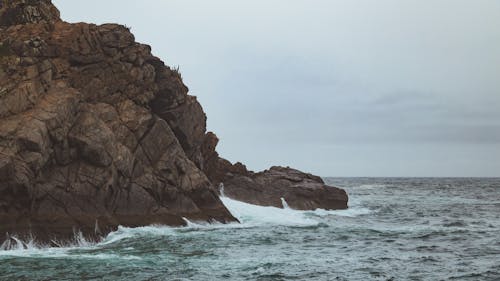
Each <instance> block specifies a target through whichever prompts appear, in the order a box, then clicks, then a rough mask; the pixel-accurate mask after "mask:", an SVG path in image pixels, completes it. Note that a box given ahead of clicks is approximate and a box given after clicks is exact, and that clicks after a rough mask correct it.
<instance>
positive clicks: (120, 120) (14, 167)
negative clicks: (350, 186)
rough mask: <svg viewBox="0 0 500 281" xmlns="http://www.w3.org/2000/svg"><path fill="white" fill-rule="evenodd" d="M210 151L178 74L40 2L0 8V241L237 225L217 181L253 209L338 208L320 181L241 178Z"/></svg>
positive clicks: (211, 139) (11, 1) (124, 34)
mask: <svg viewBox="0 0 500 281" xmlns="http://www.w3.org/2000/svg"><path fill="white" fill-rule="evenodd" d="M217 142H218V139H217V137H216V136H215V134H213V133H206V116H205V113H204V112H203V109H202V107H201V105H200V104H199V103H198V101H197V99H196V98H195V97H193V96H190V95H188V88H187V87H186V86H185V85H184V83H183V82H182V79H181V76H180V74H179V73H178V71H177V70H175V69H171V68H169V67H168V66H165V65H164V63H163V62H162V61H161V60H160V59H158V58H156V57H154V56H153V55H152V54H151V48H150V47H149V46H147V45H144V44H139V43H136V42H135V41H134V36H133V35H132V34H131V33H130V31H129V29H128V28H126V27H124V26H121V25H117V24H105V25H100V26H97V25H93V24H86V23H76V24H70V23H66V22H63V21H61V20H60V19H59V12H58V10H57V9H56V8H55V7H54V6H53V5H52V3H51V1H50V0H37V1H35V0H0V242H2V241H1V240H2V238H1V236H4V235H7V233H8V234H11V235H18V236H29V235H33V236H34V237H35V238H36V240H38V241H41V242H46V243H54V242H53V241H61V240H69V239H72V238H73V235H74V231H75V230H78V231H81V232H82V234H83V235H84V236H86V237H88V238H92V239H99V237H102V236H104V235H106V234H107V233H109V232H110V231H113V230H115V229H116V228H117V227H118V225H124V226H143V225H148V224H153V223H154V224H166V225H184V224H185V223H186V222H185V220H184V218H188V219H194V220H203V221H219V222H231V221H236V219H235V218H234V217H233V216H232V215H231V214H230V213H229V211H228V210H227V209H226V207H225V206H224V205H223V204H222V202H221V201H220V199H219V197H218V194H217V191H216V188H215V187H214V184H215V185H218V184H219V183H221V182H223V183H224V184H225V185H226V194H227V195H229V196H231V197H233V198H236V199H239V200H243V201H246V202H251V203H255V204H263V205H273V206H281V201H280V198H281V197H284V198H285V199H286V200H287V202H288V204H289V205H290V206H291V207H293V208H298V209H310V208H317V207H320V208H325V209H332V208H341V207H346V203H347V197H346V195H345V192H343V191H341V190H337V189H335V188H331V187H327V186H325V185H324V184H323V182H322V181H321V179H320V178H317V177H314V176H312V175H308V174H304V173H301V172H299V171H296V170H291V169H283V168H272V169H271V170H269V171H265V172H262V173H253V172H250V171H248V170H247V169H246V167H245V166H244V165H243V164H241V163H237V164H235V165H232V164H231V163H230V162H229V161H227V160H224V159H222V158H220V157H219V155H218V154H217V152H216V151H215V147H216V145H217ZM55 245H58V244H57V243H56V244H55Z"/></svg>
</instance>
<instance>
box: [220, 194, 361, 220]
mask: <svg viewBox="0 0 500 281" xmlns="http://www.w3.org/2000/svg"><path fill="white" fill-rule="evenodd" d="M221 200H222V202H223V203H224V205H225V206H226V208H227V209H228V210H229V211H230V212H231V214H232V215H233V216H235V217H236V218H237V219H238V220H239V221H240V222H241V223H242V224H243V225H251V226H258V225H284V226H313V225H318V224H319V223H321V221H320V220H316V219H313V218H311V215H314V216H318V217H324V216H345V217H356V216H360V215H366V214H369V213H371V210H370V209H368V208H364V207H362V206H358V204H359V203H358V204H356V205H353V207H350V208H349V209H347V210H324V209H316V210H314V211H300V210H294V209H291V208H290V207H289V206H288V204H287V203H286V201H285V199H284V198H281V201H282V204H283V208H276V207H264V206H258V205H252V204H248V203H245V202H241V201H237V200H234V199H231V198H229V197H225V196H221Z"/></svg>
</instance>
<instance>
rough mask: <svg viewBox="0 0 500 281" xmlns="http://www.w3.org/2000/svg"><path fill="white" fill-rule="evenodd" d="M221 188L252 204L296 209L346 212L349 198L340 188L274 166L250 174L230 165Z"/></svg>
mask: <svg viewBox="0 0 500 281" xmlns="http://www.w3.org/2000/svg"><path fill="white" fill-rule="evenodd" d="M220 186H221V192H223V193H224V195H225V196H227V197H230V198H233V199H236V200H238V201H243V202H247V203H251V204H255V205H262V206H274V207H279V208H287V207H289V208H292V209H297V210H315V209H325V210H337V209H347V202H348V197H347V193H346V192H345V191H344V190H343V189H340V188H337V187H333V186H328V185H326V184H325V183H324V182H323V180H322V179H321V178H320V177H318V176H314V175H311V174H308V173H303V172H301V171H298V170H295V169H291V168H284V167H276V166H275V167H271V168H270V169H268V170H265V171H263V172H259V173H253V172H248V171H246V168H245V167H244V166H243V165H242V164H241V163H238V164H236V165H233V166H231V169H230V170H229V171H228V172H227V173H226V175H225V177H224V179H223V181H222V182H221V185H220Z"/></svg>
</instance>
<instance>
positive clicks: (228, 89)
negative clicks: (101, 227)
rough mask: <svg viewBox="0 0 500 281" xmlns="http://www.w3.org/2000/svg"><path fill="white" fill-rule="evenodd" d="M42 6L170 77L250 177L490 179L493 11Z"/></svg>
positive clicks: (499, 84)
mask: <svg viewBox="0 0 500 281" xmlns="http://www.w3.org/2000/svg"><path fill="white" fill-rule="evenodd" d="M53 2H54V3H55V4H56V5H57V6H58V8H59V9H60V11H61V15H62V18H63V19H65V20H67V21H70V22H77V21H86V22H94V23H105V22H118V23H122V24H125V25H127V26H130V27H131V28H132V32H133V33H134V34H135V36H136V39H137V40H138V41H140V42H144V43H147V44H150V45H151V46H152V48H153V52H154V54H155V55H157V56H159V57H160V58H162V59H163V60H164V61H165V62H166V63H167V64H168V65H173V66H177V65H178V66H180V70H181V72H182V75H183V78H184V81H185V83H186V84H187V85H188V86H189V88H190V93H191V94H192V95H196V96H198V98H199V100H200V102H201V103H202V105H203V107H204V109H205V112H206V113H207V115H208V126H209V129H210V130H212V131H214V132H216V133H217V135H218V136H219V138H220V139H221V142H220V144H219V147H218V151H219V153H220V154H221V155H222V156H223V157H225V158H228V159H229V160H231V161H241V162H244V163H246V164H247V165H248V166H249V168H251V169H254V170H260V169H264V168H267V167H269V166H270V165H274V164H277V165H290V166H293V167H297V168H300V169H303V170H305V171H309V172H313V173H317V174H319V175H322V176H500V1H497V0H474V1H473V0H468V1H465V0H437V1H422V0H415V1H407V0H378V1H372V0H355V1H353V0H342V1H339V0H286V1H285V0H281V1H277V0H252V1H235V0H224V1H219V0H214V1H202V0H199V1H192V0H164V1H159V0H157V1H153V0H141V1H133V0H111V1H110V0H106V1H97V0H87V1H73V0H53Z"/></svg>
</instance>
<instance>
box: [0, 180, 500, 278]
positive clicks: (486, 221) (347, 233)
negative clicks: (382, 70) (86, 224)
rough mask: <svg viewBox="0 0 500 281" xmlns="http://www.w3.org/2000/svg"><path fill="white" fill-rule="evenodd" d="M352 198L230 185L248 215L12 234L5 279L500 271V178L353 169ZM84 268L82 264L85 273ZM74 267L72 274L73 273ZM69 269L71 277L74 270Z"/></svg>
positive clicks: (234, 207)
mask: <svg viewBox="0 0 500 281" xmlns="http://www.w3.org/2000/svg"><path fill="white" fill-rule="evenodd" d="M331 184H333V185H337V186H341V187H346V190H347V192H348V194H349V197H350V201H349V209H347V210H335V211H327V210H320V209H318V210H314V211H299V210H293V209H290V208H289V207H287V205H288V204H286V201H284V202H282V203H283V207H284V208H275V207H263V206H256V205H252V204H247V203H243V202H239V201H236V200H233V199H231V198H227V197H224V196H223V197H222V198H221V200H222V201H223V203H224V204H225V205H226V207H227V208H228V209H229V211H230V212H231V213H232V214H233V215H234V216H235V217H237V218H238V219H239V220H240V221H241V223H240V224H238V223H232V224H209V223H203V222H196V221H190V220H186V222H187V226H185V227H168V226H159V225H153V226H145V227H138V228H128V227H119V228H118V229H117V231H115V232H112V233H110V234H109V235H107V236H106V237H104V238H103V239H102V241H101V242H99V243H92V242H89V241H86V240H85V239H83V237H82V236H81V235H80V234H78V233H77V234H76V235H75V239H74V243H72V244H66V245H63V244H60V246H61V247H58V248H51V247H46V246H44V245H36V244H35V243H34V242H33V240H30V239H28V240H27V241H22V240H20V239H19V238H17V237H13V238H11V239H9V241H8V242H5V243H3V244H2V245H1V246H0V249H3V250H0V280H4V279H5V280H67V279H76V280H77V279H82V278H83V279H90V280H101V279H105V280H124V279H127V280H200V281H201V280H273V279H277V280H289V279H290V280H454V279H460V280H462V279H464V280H497V279H495V278H497V277H498V276H500V268H499V267H498V260H500V250H499V249H500V248H499V246H500V239H499V238H498V233H499V231H500V221H499V220H498V214H499V213H500V209H499V207H500V205H499V204H498V202H500V180H498V179H497V180H489V179H472V180H462V179H456V180H454V179H446V180H440V179H365V178H364V179H342V180H338V182H336V181H334V182H331ZM74 274H77V275H74ZM61 276H63V277H64V278H62V277H61ZM65 278H66V279H65Z"/></svg>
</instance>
